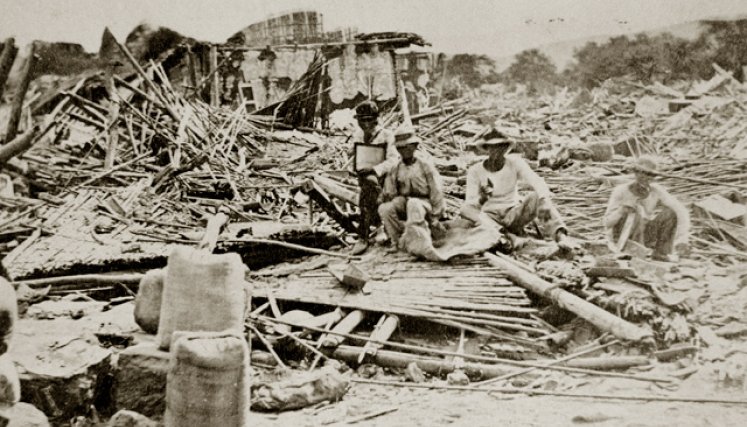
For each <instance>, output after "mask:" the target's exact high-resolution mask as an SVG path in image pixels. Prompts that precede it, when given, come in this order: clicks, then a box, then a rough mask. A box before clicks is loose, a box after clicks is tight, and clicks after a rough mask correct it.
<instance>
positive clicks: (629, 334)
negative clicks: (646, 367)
mask: <svg viewBox="0 0 747 427" xmlns="http://www.w3.org/2000/svg"><path fill="white" fill-rule="evenodd" d="M485 258H486V259H487V260H488V262H489V263H490V264H491V265H493V266H495V267H498V268H501V269H503V270H504V271H505V273H506V275H507V276H508V277H509V278H510V279H511V280H512V281H514V282H515V283H516V284H517V285H520V286H522V287H524V288H526V289H528V290H530V291H532V292H534V293H535V294H537V295H540V296H544V297H547V298H549V299H550V300H552V301H553V302H554V303H555V304H557V305H558V306H560V307H561V308H564V309H566V310H568V311H570V312H572V313H574V314H576V315H578V316H579V317H581V318H583V319H585V320H586V321H588V322H589V323H591V324H593V325H594V326H596V327H597V328H599V329H601V330H603V331H605V332H610V333H612V334H613V335H614V336H616V337H617V338H620V339H623V340H628V341H633V342H639V341H642V340H644V339H647V338H650V337H651V332H650V331H647V330H645V329H643V328H640V327H638V326H636V325H634V324H632V323H630V322H628V321H627V320H624V319H621V318H619V317H617V316H615V315H614V314H612V313H610V312H608V311H605V310H604V309H602V308H599V307H597V306H596V305H594V304H592V303H590V302H587V301H585V300H583V299H581V298H580V297H577V296H576V295H573V294H572V293H570V292H568V291H566V290H564V289H560V288H558V287H557V286H555V285H553V284H552V283H550V282H547V281H546V280H544V279H542V278H540V277H539V276H537V275H535V274H533V273H530V272H529V271H527V270H525V269H522V268H520V267H519V266H517V263H518V261H514V260H512V261H507V260H505V259H503V258H501V257H498V256H496V255H493V254H490V253H485Z"/></svg>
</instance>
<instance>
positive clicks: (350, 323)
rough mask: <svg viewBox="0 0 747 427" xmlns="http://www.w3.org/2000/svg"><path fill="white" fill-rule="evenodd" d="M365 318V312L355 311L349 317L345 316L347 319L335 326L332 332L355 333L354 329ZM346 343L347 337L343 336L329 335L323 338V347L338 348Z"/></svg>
mask: <svg viewBox="0 0 747 427" xmlns="http://www.w3.org/2000/svg"><path fill="white" fill-rule="evenodd" d="M364 317H365V314H364V313H363V311H361V310H353V311H351V312H350V313H348V315H347V316H345V318H343V319H342V320H341V321H340V322H339V323H338V324H337V325H335V327H334V328H332V332H334V333H342V334H349V333H351V332H353V329H355V328H356V327H357V326H358V325H359V324H360V323H361V322H362V321H363V318H364ZM344 341H345V337H344V336H342V335H333V334H332V335H331V334H328V335H326V336H324V337H322V338H321V342H322V347H337V346H338V345H340V344H342V343H343V342H344Z"/></svg>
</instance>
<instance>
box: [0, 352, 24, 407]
mask: <svg viewBox="0 0 747 427" xmlns="http://www.w3.org/2000/svg"><path fill="white" fill-rule="evenodd" d="M20 399H21V384H20V383H19V382H18V373H17V372H16V367H15V365H14V364H13V360H12V359H11V358H10V356H9V355H7V354H5V355H2V356H0V406H4V405H7V406H9V405H13V404H15V403H18V401H19V400H20Z"/></svg>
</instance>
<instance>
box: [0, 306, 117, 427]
mask: <svg viewBox="0 0 747 427" xmlns="http://www.w3.org/2000/svg"><path fill="white" fill-rule="evenodd" d="M84 324H85V322H83V321H81V320H72V319H69V318H67V319H66V318H58V319H55V320H34V319H21V320H19V322H18V325H17V326H18V328H17V330H16V337H15V339H14V341H13V342H14V345H13V347H12V348H11V351H10V353H9V354H10V356H11V358H12V359H13V362H15V364H16V367H17V369H18V375H19V378H20V380H21V400H23V401H24V402H28V403H31V404H33V405H35V406H36V407H37V408H39V409H40V410H42V411H43V412H44V413H45V414H47V416H49V417H50V419H51V420H52V422H56V421H61V420H69V419H70V418H71V417H73V416H75V415H83V414H87V413H88V412H89V411H90V409H91V408H92V407H93V406H94V405H95V404H96V403H97V402H103V401H106V400H107V397H108V393H109V392H110V391H109V390H110V388H111V387H110V382H111V378H112V364H111V360H112V352H111V350H109V349H105V348H102V347H100V346H99V345H98V340H97V339H96V337H95V336H94V335H93V334H92V333H90V332H85V331H84V330H83V328H82V326H83V325H84Z"/></svg>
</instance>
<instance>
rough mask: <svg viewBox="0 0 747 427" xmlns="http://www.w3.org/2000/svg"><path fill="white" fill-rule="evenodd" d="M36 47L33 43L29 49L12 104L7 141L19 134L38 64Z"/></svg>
mask: <svg viewBox="0 0 747 427" xmlns="http://www.w3.org/2000/svg"><path fill="white" fill-rule="evenodd" d="M35 52H36V46H35V44H34V43H31V47H30V48H29V56H28V58H26V62H24V64H23V68H22V69H21V80H20V83H19V84H18V89H17V90H16V94H15V96H14V97H13V102H12V103H11V110H10V117H9V118H8V126H7V127H6V128H5V141H6V142H7V141H12V140H13V139H14V138H15V137H16V135H17V134H18V125H19V124H20V123H21V113H22V112H23V100H24V98H25V97H26V91H27V90H28V88H29V83H30V82H31V77H32V75H33V74H34V64H35V62H36V59H35V58H36V57H35Z"/></svg>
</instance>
